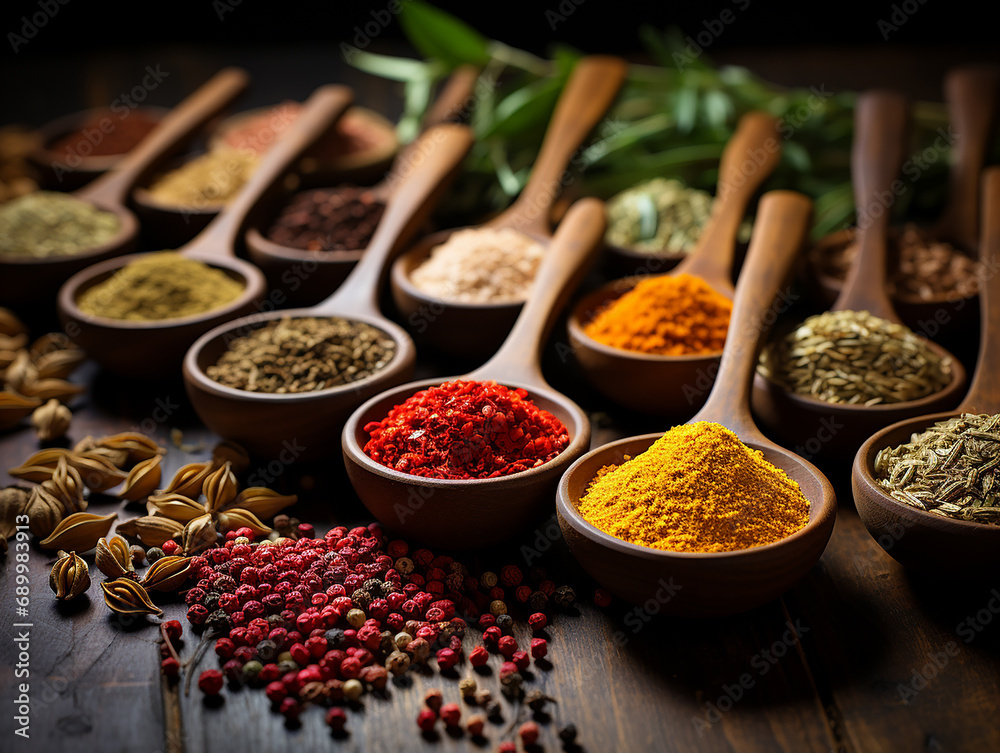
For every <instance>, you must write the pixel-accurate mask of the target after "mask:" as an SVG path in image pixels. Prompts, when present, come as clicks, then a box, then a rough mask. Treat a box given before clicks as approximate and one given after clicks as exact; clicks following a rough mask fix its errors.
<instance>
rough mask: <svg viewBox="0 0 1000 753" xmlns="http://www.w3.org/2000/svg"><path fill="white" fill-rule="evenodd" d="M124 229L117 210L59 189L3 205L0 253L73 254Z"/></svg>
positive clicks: (100, 242)
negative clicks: (59, 191)
mask: <svg viewBox="0 0 1000 753" xmlns="http://www.w3.org/2000/svg"><path fill="white" fill-rule="evenodd" d="M120 229H121V221H120V220H119V219H118V217H117V216H116V215H115V214H114V213H113V212H106V211H104V210H102V209H98V208H97V207H95V206H94V205H93V204H90V203H88V202H86V201H82V200H80V199H78V198H76V197H75V196H71V195H69V194H64V193H58V192H56V191H36V192H35V193H30V194H27V195H26V196H21V197H19V198H17V199H14V200H13V201H9V202H7V203H6V204H3V205H0V256H33V257H37V258H42V257H46V256H71V255H72V254H77V253H80V252H81V251H86V250H88V249H91V248H94V247H95V246H100V245H102V244H104V243H107V242H108V241H110V240H111V239H112V238H114V237H115V235H117V233H118V231H119V230H120Z"/></svg>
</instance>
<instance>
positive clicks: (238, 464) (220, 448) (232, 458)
mask: <svg viewBox="0 0 1000 753" xmlns="http://www.w3.org/2000/svg"><path fill="white" fill-rule="evenodd" d="M226 462H228V463H230V464H231V465H232V469H233V473H235V474H236V475H237V476H238V475H239V474H241V473H245V472H246V471H247V469H249V468H250V454H249V453H248V452H247V451H246V450H245V449H244V448H243V447H242V446H241V445H238V444H237V443H236V442H231V441H229V440H225V441H222V442H219V444H217V445H215V449H213V450H212V463H213V464H214V466H215V467H216V468H218V467H220V466H222V465H223V464H225V463H226Z"/></svg>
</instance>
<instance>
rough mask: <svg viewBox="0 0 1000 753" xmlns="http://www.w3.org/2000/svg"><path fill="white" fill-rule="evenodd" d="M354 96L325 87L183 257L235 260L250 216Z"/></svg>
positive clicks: (310, 98)
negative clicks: (188, 254)
mask: <svg viewBox="0 0 1000 753" xmlns="http://www.w3.org/2000/svg"><path fill="white" fill-rule="evenodd" d="M352 99H353V93H352V92H351V90H350V89H348V88H347V87H346V86H321V87H320V88H319V89H317V90H316V91H314V92H313V93H312V95H311V96H310V97H309V99H308V100H307V101H306V103H305V105H304V106H303V108H302V111H301V112H300V113H299V116H298V117H297V118H296V119H295V122H294V123H292V124H291V125H290V126H289V127H288V129H287V130H286V131H285V132H284V133H283V134H282V135H281V137H280V138H279V139H278V140H277V141H275V143H274V144H273V145H272V146H271V147H270V148H269V149H268V150H267V152H266V153H265V154H264V155H263V156H262V157H261V159H260V164H258V165H257V168H256V169H255V170H254V171H253V175H252V176H251V177H250V180H248V181H247V183H246V185H245V186H243V188H242V189H240V192H239V193H238V194H237V196H236V198H235V199H234V200H233V201H232V203H230V204H229V205H228V206H227V207H226V208H225V209H224V210H223V211H222V212H220V213H219V214H218V216H217V217H216V218H215V219H214V220H212V221H211V222H210V223H209V224H208V225H207V226H206V227H205V229H204V230H202V231H201V232H200V233H199V234H198V236H197V237H196V238H195V239H194V240H192V241H191V242H190V243H188V244H187V245H186V246H185V247H184V249H183V251H182V253H189V252H192V253H193V252H195V251H197V252H198V253H199V254H201V255H209V256H219V257H223V256H235V254H236V250H235V249H236V239H237V238H238V237H239V233H240V230H241V228H242V226H243V224H244V223H245V222H246V218H247V215H248V214H249V213H250V211H251V210H252V209H253V208H254V206H255V205H256V204H257V202H258V201H260V198H261V197H262V196H263V195H264V194H265V193H266V192H267V190H268V189H269V188H270V187H271V185H272V184H273V183H274V182H275V181H277V180H278V179H279V178H281V176H282V175H284V174H285V173H286V172H287V171H288V169H289V168H290V167H291V166H292V164H294V162H295V161H296V160H297V159H298V158H299V157H301V156H302V154H303V153H305V151H306V150H307V149H308V148H309V147H310V146H312V145H313V144H314V143H316V141H317V140H318V139H319V138H320V137H321V136H322V135H323V134H324V133H326V132H327V131H328V130H329V129H330V126H332V125H333V123H334V122H335V121H336V120H337V119H338V118H339V117H340V116H341V115H343V114H344V111H345V110H347V108H348V107H349V106H350V104H351V101H352Z"/></svg>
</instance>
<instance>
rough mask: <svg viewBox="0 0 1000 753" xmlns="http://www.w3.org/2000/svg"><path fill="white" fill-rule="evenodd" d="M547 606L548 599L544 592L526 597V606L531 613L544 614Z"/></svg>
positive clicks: (536, 592)
mask: <svg viewBox="0 0 1000 753" xmlns="http://www.w3.org/2000/svg"><path fill="white" fill-rule="evenodd" d="M548 605H549V597H548V596H546V595H545V592H544V591H535V592H534V593H532V594H531V596H530V597H528V606H529V607H531V611H532V612H544V611H545V609H546V607H548Z"/></svg>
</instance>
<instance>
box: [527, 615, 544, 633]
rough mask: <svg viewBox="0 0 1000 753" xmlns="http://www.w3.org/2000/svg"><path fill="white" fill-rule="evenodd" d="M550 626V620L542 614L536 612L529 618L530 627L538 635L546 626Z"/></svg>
mask: <svg viewBox="0 0 1000 753" xmlns="http://www.w3.org/2000/svg"><path fill="white" fill-rule="evenodd" d="M548 624H549V618H548V617H546V616H545V615H544V614H542V613H541V612H535V613H534V614H533V615H531V616H530V617H529V618H528V627H530V628H531V629H532V630H534V631H535V632H536V633H537V632H539V631H540V630H545V626H546V625H548Z"/></svg>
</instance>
